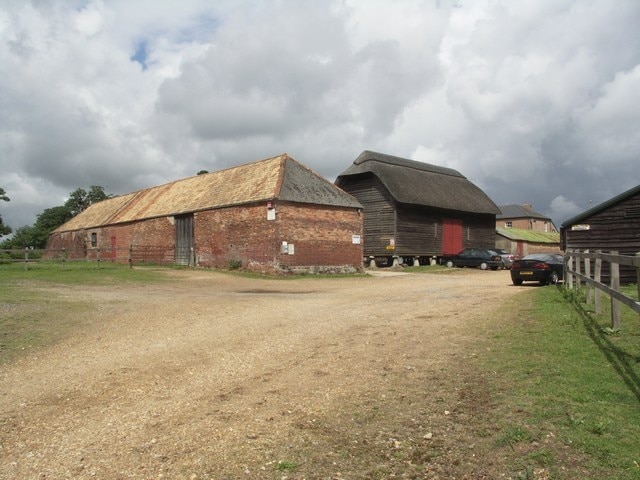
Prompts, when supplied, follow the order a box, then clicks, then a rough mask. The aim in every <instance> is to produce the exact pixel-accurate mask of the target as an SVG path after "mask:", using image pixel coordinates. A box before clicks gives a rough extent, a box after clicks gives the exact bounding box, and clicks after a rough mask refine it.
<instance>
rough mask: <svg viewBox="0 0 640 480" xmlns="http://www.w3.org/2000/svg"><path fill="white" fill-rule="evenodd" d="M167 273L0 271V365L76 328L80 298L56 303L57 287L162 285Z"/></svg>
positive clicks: (52, 267) (74, 267)
mask: <svg viewBox="0 0 640 480" xmlns="http://www.w3.org/2000/svg"><path fill="white" fill-rule="evenodd" d="M165 272H166V270H160V269H148V268H135V269H130V268H128V266H124V265H116V264H105V265H104V266H102V267H101V268H99V269H98V268H97V266H96V264H95V263H89V262H78V263H76V262H74V263H71V262H70V263H68V264H66V265H65V268H64V269H62V267H61V264H60V263H56V264H53V263H47V262H42V263H32V264H29V269H28V270H25V269H24V265H23V264H3V265H0V365H1V364H3V363H6V362H9V361H12V360H14V359H15V358H17V357H18V356H19V355H20V354H21V353H23V352H24V351H28V350H32V349H37V348H43V347H47V346H51V345H54V344H55V343H57V342H59V341H60V340H61V339H63V338H65V336H66V335H68V333H69V332H70V331H72V330H74V329H77V328H81V327H82V325H83V324H84V323H85V320H84V318H85V316H84V315H81V314H82V313H84V312H87V311H88V310H89V308H90V307H89V305H88V304H86V303H85V302H84V301H83V299H82V298H73V297H69V296H66V297H61V296H59V295H56V294H55V293H52V292H51V291H49V290H48V289H50V288H52V287H55V286H56V285H95V286H97V287H109V286H113V285H120V284H123V283H127V282H135V283H155V282H162V281H166V280H167V278H168V277H167V276H166V275H165Z"/></svg>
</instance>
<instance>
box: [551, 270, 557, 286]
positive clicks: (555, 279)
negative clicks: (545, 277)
mask: <svg viewBox="0 0 640 480" xmlns="http://www.w3.org/2000/svg"><path fill="white" fill-rule="evenodd" d="M558 280H559V278H558V272H551V275H549V283H550V284H551V285H555V284H556V283H558Z"/></svg>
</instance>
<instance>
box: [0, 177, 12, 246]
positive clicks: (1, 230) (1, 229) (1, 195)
mask: <svg viewBox="0 0 640 480" xmlns="http://www.w3.org/2000/svg"><path fill="white" fill-rule="evenodd" d="M0 200H4V201H5V202H9V201H10V199H9V197H7V193H6V192H5V191H4V188H2V187H0ZM10 233H11V227H10V226H9V225H5V224H4V223H3V221H2V215H0V238H2V237H3V236H5V235H9V234H10Z"/></svg>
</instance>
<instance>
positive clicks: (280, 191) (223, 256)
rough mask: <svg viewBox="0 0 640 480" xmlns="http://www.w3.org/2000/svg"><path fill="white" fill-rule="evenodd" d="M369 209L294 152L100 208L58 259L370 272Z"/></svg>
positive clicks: (68, 229)
mask: <svg viewBox="0 0 640 480" xmlns="http://www.w3.org/2000/svg"><path fill="white" fill-rule="evenodd" d="M362 222H363V218H362V206H361V205H360V203H359V202H358V201H357V200H356V199H355V198H354V197H352V196H350V195H349V194H347V193H345V192H344V191H343V190H341V189H340V188H338V187H336V186H335V185H333V184H332V183H331V182H329V181H328V180H326V179H324V178H322V177H321V176H319V175H317V174H316V173H314V172H313V171H311V170H310V169H308V168H307V167H305V166H303V165H302V164H300V163H298V162H297V161H295V160H294V159H292V158H291V157H289V156H288V155H287V154H282V155H279V156H277V157H274V158H269V159H266V160H262V161H258V162H254V163H250V164H246V165H241V166H238V167H234V168H229V169H226V170H221V171H218V172H213V173H206V174H201V175H197V176H194V177H190V178H186V179H182V180H178V181H175V182H172V183H168V184H166V185H160V186H157V187H152V188H148V189H145V190H140V191H137V192H133V193H129V194H126V195H122V196H118V197H114V198H110V199H108V200H104V201H102V202H99V203H96V204H93V205H91V206H90V207H89V208H87V209H86V210H85V211H83V212H81V213H80V214H78V215H77V216H75V217H74V218H72V219H71V220H70V221H68V222H67V223H65V224H64V225H62V226H60V227H59V228H57V229H56V230H55V231H53V232H52V233H51V235H50V236H49V240H48V244H47V250H48V252H49V255H55V254H59V253H56V252H61V251H62V249H64V251H65V254H66V255H67V256H69V257H72V256H73V257H75V258H95V256H96V255H100V256H101V258H102V259H105V260H112V261H116V262H118V261H120V262H126V261H129V258H132V260H133V261H134V262H135V261H145V262H148V263H164V264H166V263H172V264H179V265H191V266H203V267H217V268H227V267H229V266H231V265H233V266H235V267H237V266H239V265H241V266H242V268H246V269H250V270H255V271H261V272H271V273H287V272H311V273H318V272H356V271H361V270H362V266H363V265H362V258H363V256H362V243H361V240H360V239H361V237H362V228H363V223H362Z"/></svg>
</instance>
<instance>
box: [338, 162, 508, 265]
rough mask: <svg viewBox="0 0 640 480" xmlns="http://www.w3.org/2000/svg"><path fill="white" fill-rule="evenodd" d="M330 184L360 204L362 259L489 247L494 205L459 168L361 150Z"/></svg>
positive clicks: (424, 259)
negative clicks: (362, 227) (362, 234)
mask: <svg viewBox="0 0 640 480" xmlns="http://www.w3.org/2000/svg"><path fill="white" fill-rule="evenodd" d="M335 183H336V185H337V186H339V187H340V188H342V189H343V190H345V191H346V192H347V193H350V194H351V195H353V196H354V197H355V198H357V199H358V201H359V202H360V203H361V204H362V205H363V207H364V210H363V213H364V238H363V244H364V245H363V247H364V248H363V253H364V257H365V264H367V265H371V264H372V263H373V262H374V261H375V264H377V265H390V264H393V265H397V264H401V263H405V264H408V265H416V264H417V263H420V264H426V263H431V262H433V261H436V260H437V259H439V258H440V257H442V256H443V255H451V254H456V253H458V252H459V251H460V250H462V249H463V248H467V247H477V248H495V242H496V215H497V214H499V213H500V209H499V208H498V207H497V206H496V204H495V203H493V201H492V200H491V199H490V198H489V197H488V196H487V195H486V194H485V193H484V192H483V191H482V190H481V189H480V188H478V187H477V186H476V185H474V184H473V183H471V182H470V181H469V180H467V178H466V177H464V176H463V175H462V174H461V173H460V172H458V171H456V170H453V169H450V168H444V167H440V166H436V165H430V164H427V163H423V162H417V161H414V160H408V159H406V158H400V157H395V156H392V155H386V154H382V153H377V152H371V151H368V150H365V151H364V152H362V153H361V154H360V155H359V156H358V158H356V159H355V161H354V162H353V164H352V165H351V166H350V167H349V168H347V169H346V170H345V171H344V172H342V173H341V174H340V175H339V176H338V177H337V178H336V181H335Z"/></svg>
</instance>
